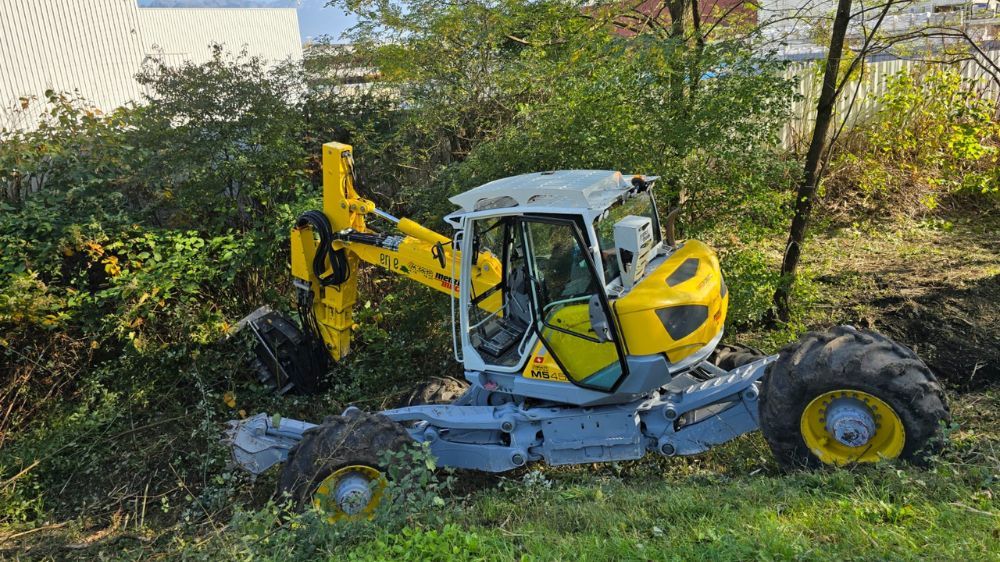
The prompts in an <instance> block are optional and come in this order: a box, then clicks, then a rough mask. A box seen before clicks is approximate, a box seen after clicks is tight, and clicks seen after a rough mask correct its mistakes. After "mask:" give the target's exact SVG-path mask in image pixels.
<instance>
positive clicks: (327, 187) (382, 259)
mask: <svg viewBox="0 0 1000 562" xmlns="http://www.w3.org/2000/svg"><path fill="white" fill-rule="evenodd" d="M353 166H354V157H353V149H352V147H351V146H350V145H347V144H342V143H336V142H331V143H327V144H324V145H323V213H324V214H325V215H326V216H327V218H328V219H329V220H330V225H331V227H332V229H333V231H334V232H335V233H336V232H340V231H343V230H345V229H351V230H354V231H356V232H361V233H365V232H372V231H371V230H370V229H369V228H368V226H367V224H366V223H365V215H367V214H369V213H371V212H372V211H374V210H375V204H374V203H372V202H371V201H369V200H367V199H364V198H362V197H361V196H360V195H358V193H357V191H356V190H355V186H354V177H353V175H352V173H351V170H352V168H353ZM398 227H399V230H400V231H401V232H403V233H404V234H406V235H407V236H405V237H403V240H402V242H401V243H400V244H399V246H398V247H397V248H396V249H388V248H380V247H377V246H371V245H368V244H363V243H359V242H345V241H340V240H338V241H334V242H333V248H334V249H335V250H341V249H343V250H345V251H346V252H347V261H348V265H349V267H350V270H351V274H350V276H349V277H348V278H347V280H346V281H344V282H343V283H341V284H340V285H338V286H336V287H321V286H320V283H319V279H317V278H316V275H315V273H314V272H313V259H314V258H315V256H316V252H317V250H318V249H319V248H318V242H317V240H316V237H315V236H314V234H313V231H312V228H311V227H309V226H304V227H302V228H294V229H292V231H291V237H290V238H291V267H292V275H293V276H294V277H296V278H298V279H301V280H302V281H306V282H308V283H309V285H310V287H311V288H312V291H313V311H314V313H315V315H316V321H317V323H318V324H319V331H320V334H319V335H320V337H321V338H322V339H323V343H324V344H325V346H326V349H327V351H328V352H329V353H330V356H331V357H332V358H333V359H334V360H335V361H337V360H340V359H342V358H343V357H344V356H346V355H347V354H348V353H349V352H350V347H351V334H352V332H353V331H354V329H355V327H356V326H357V324H356V323H355V322H354V306H355V304H356V303H357V300H358V282H357V279H358V276H357V273H358V266H359V265H360V264H361V262H362V261H364V262H368V263H372V264H375V265H378V266H380V267H383V268H385V269H387V270H389V271H391V272H393V273H396V274H399V275H402V276H404V277H408V278H409V279H413V280H415V281H418V282H420V283H423V284H424V285H427V286H428V287H431V288H433V289H436V290H438V291H441V292H443V293H447V294H449V295H451V296H454V297H457V296H458V280H457V278H458V276H459V275H458V266H459V263H460V261H461V255H460V253H459V252H453V251H452V248H451V245H450V244H451V240H449V239H448V237H446V236H444V235H442V234H438V233H436V232H434V231H432V230H430V229H428V228H425V227H423V226H421V225H419V224H417V223H416V222H414V221H412V220H410V219H405V218H404V219H401V220H400V223H399V225H398ZM437 255H441V256H443V258H444V266H443V267H442V264H441V260H440V259H439V258H438V257H436V256H437ZM453 260H454V267H455V277H456V279H455V280H453V279H452V265H453ZM326 273H329V270H328V271H327V272H326ZM500 276H501V266H500V260H498V259H497V258H496V257H494V256H493V255H491V254H489V253H485V252H484V253H482V254H481V255H480V256H479V259H478V260H477V264H476V265H475V266H474V267H473V270H472V280H471V282H472V284H473V290H474V294H482V293H483V292H485V291H487V290H488V289H490V288H492V287H494V286H495V285H497V284H498V283H499V282H500V279H501V277H500ZM501 299H502V297H501V295H500V293H499V292H497V293H494V294H493V295H492V296H490V297H489V298H487V299H486V300H484V301H483V302H482V303H481V304H480V307H481V308H483V309H485V310H489V311H495V310H498V309H499V308H500V306H501V304H502V300H501Z"/></svg>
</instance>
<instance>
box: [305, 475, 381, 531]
mask: <svg viewBox="0 0 1000 562" xmlns="http://www.w3.org/2000/svg"><path fill="white" fill-rule="evenodd" d="M386 484H387V483H386V480H385V476H383V475H382V473H381V472H379V471H378V470H377V469H375V468H372V467H370V466H364V465H360V464H355V465H351V466H345V467H343V468H340V469H337V470H335V471H334V472H333V473H332V474H330V475H329V476H327V477H326V478H324V479H323V481H322V482H320V484H319V486H318V487H317V488H316V492H314V493H313V500H312V502H313V506H314V507H315V508H316V509H318V510H320V511H322V512H323V513H326V514H328V517H327V521H329V522H331V523H333V522H336V521H340V520H344V519H362V518H367V519H371V518H372V516H374V515H375V509H376V508H378V505H379V503H381V501H382V492H384V491H385V487H386Z"/></svg>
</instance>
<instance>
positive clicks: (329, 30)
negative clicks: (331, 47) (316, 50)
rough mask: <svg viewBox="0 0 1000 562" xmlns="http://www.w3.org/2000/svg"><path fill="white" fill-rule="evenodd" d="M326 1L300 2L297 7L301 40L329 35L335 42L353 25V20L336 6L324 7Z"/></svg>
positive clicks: (304, 0)
mask: <svg viewBox="0 0 1000 562" xmlns="http://www.w3.org/2000/svg"><path fill="white" fill-rule="evenodd" d="M325 5H326V0H302V5H301V6H299V32H301V34H302V40H303V41H305V40H306V38H308V37H319V36H320V35H324V34H327V35H330V36H332V37H333V39H334V40H335V41H336V40H338V37H339V36H340V34H341V33H342V32H344V30H346V29H347V28H349V27H351V26H352V25H354V22H355V19H354V18H353V17H352V16H349V15H347V14H345V13H344V12H343V11H342V10H340V9H339V8H337V7H336V6H329V7H324V6H325Z"/></svg>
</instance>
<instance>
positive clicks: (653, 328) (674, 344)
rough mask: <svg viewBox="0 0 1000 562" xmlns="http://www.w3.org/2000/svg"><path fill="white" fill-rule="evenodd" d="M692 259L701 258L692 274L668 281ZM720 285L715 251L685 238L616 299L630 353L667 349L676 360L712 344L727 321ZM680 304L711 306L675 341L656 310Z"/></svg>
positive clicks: (642, 353)
mask: <svg viewBox="0 0 1000 562" xmlns="http://www.w3.org/2000/svg"><path fill="white" fill-rule="evenodd" d="M688 258H697V259H698V270H697V271H696V272H695V275H694V277H692V278H690V279H688V280H687V281H684V282H683V283H679V284H677V285H675V286H673V287H670V286H668V285H667V278H668V277H670V274H671V273H673V272H674V271H675V270H676V269H677V268H678V267H679V266H680V265H681V264H682V263H684V261H685V260H687V259H688ZM721 289H722V272H721V271H720V268H719V259H718V258H717V257H716V256H715V252H713V251H712V249H711V248H709V247H708V246H707V245H705V244H704V243H702V242H699V241H697V240H688V241H686V242H684V244H683V246H682V247H681V248H680V249H678V250H677V251H676V252H674V253H673V254H671V255H670V257H668V258H667V259H666V260H665V261H664V262H663V263H662V264H660V265H659V267H657V268H656V269H655V270H653V271H652V272H650V273H649V274H648V275H647V276H646V277H645V278H643V280H642V281H640V282H639V284H638V285H636V286H635V287H634V288H633V289H632V291H630V292H629V293H628V294H627V295H625V296H624V297H622V298H620V299H618V300H615V301H613V302H612V307H613V309H614V312H615V316H616V317H617V318H618V322H619V327H620V329H621V332H622V335H623V336H624V339H625V348H626V350H627V352H628V353H629V354H630V355H653V354H658V353H666V354H667V357H668V358H669V359H670V361H672V362H675V363H676V362H678V361H680V360H682V359H684V358H685V357H687V356H688V355H691V354H692V353H694V352H695V351H697V350H699V349H701V348H703V347H705V346H706V345H708V343H709V342H711V341H712V339H713V338H715V336H717V335H718V334H719V332H720V331H721V330H722V329H723V327H724V326H725V323H726V311H727V307H728V306H729V294H728V292H727V293H726V295H725V296H723V295H722V294H721ZM680 305H704V306H707V307H708V319H707V320H706V321H705V322H704V324H702V325H701V326H700V327H699V328H698V329H696V330H694V331H693V332H692V333H690V334H688V335H687V336H684V337H683V338H681V339H680V340H674V339H673V338H671V337H670V334H668V333H667V330H666V328H664V327H663V322H661V321H660V317H659V316H657V314H656V311H657V310H658V309H661V308H666V307H670V306H680ZM559 357H560V358H562V355H561V354H560V356H559Z"/></svg>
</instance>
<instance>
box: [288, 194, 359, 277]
mask: <svg viewBox="0 0 1000 562" xmlns="http://www.w3.org/2000/svg"><path fill="white" fill-rule="evenodd" d="M306 225H309V226H310V227H311V228H312V230H313V232H315V233H316V234H318V235H319V248H318V249H317V250H316V257H315V258H313V273H314V274H315V275H316V278H317V279H319V284H320V285H322V286H324V287H330V286H337V285H340V284H341V283H343V282H344V281H347V279H348V278H350V276H351V266H350V264H349V263H348V261H347V253H346V252H344V250H334V249H333V227H331V226H330V219H328V218H327V217H326V215H325V214H323V212H322V211H306V212H305V213H302V216H300V217H299V220H298V221H297V222H296V223H295V226H296V227H298V228H301V227H303V226H306ZM328 260H329V262H330V269H331V271H330V274H329V275H324V273H325V272H326V262H327V261H328Z"/></svg>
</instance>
